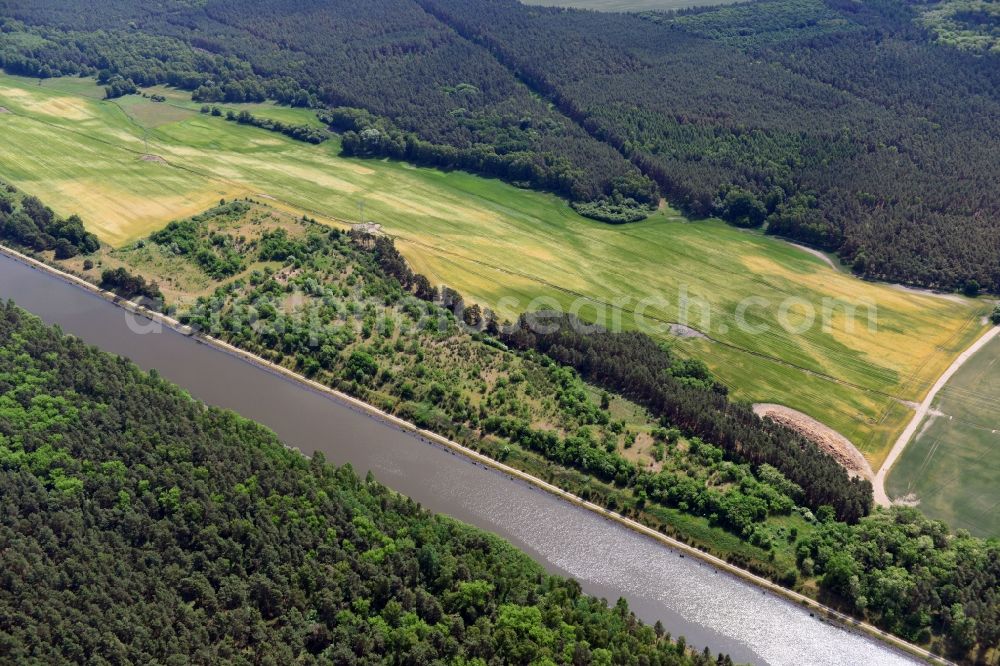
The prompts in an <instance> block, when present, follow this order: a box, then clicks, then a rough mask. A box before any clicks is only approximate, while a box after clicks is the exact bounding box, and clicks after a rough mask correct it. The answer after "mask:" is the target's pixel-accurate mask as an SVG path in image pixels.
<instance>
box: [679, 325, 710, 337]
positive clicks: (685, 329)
mask: <svg viewBox="0 0 1000 666" xmlns="http://www.w3.org/2000/svg"><path fill="white" fill-rule="evenodd" d="M670 335H673V336H675V337H678V338H699V339H701V340H708V336H707V335H705V334H704V333H702V332H701V331H699V330H697V329H694V328H691V327H690V326H685V325H684V324H671V325H670Z"/></svg>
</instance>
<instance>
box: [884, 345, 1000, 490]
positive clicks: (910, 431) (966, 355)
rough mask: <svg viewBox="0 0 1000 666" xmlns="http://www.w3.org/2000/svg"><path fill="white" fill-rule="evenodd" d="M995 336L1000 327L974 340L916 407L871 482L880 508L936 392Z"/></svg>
mask: <svg viewBox="0 0 1000 666" xmlns="http://www.w3.org/2000/svg"><path fill="white" fill-rule="evenodd" d="M997 334H1000V326H994V327H993V328H991V329H990V330H988V331H987V332H986V333H985V334H983V336H982V337H981V338H979V339H978V340H976V341H975V342H974V343H972V345H971V346H970V347H969V348H968V349H966V350H965V351H964V352H962V353H961V354H960V355H959V356H958V358H956V359H955V361H954V362H953V363H952V364H951V365H950V366H949V367H948V369H947V370H945V371H944V374H943V375H941V376H940V377H938V380H937V382H935V383H934V386H932V387H931V390H930V391H929V392H928V393H927V397H926V398H924V401H923V402H922V403H920V405H919V406H918V407H917V411H916V413H915V414H914V415H913V418H912V419H911V420H910V423H909V424H908V425H907V426H906V430H904V431H903V432H902V434H901V435H900V436H899V439H897V440H896V443H895V444H893V446H892V450H891V451H889V455H888V456H886V458H885V462H883V463H882V466H881V467H879V469H878V472H876V473H875V480H874V481H873V482H872V486H873V489H874V491H875V502H876V504H880V505H881V506H890V505H891V504H892V500H891V499H889V495H888V494H887V493H886V492H885V478H886V476H888V475H889V470H890V469H892V466H893V465H894V464H896V460H897V459H898V458H899V456H900V454H902V453H903V449H905V448H906V445H907V444H909V442H910V440H911V439H912V438H913V435H914V434H915V433H916V432H917V428H919V427H920V424H921V423H923V420H924V418H925V417H926V416H927V412H928V411H930V408H931V404H933V402H934V398H936V397H937V394H938V391H940V390H941V389H942V388H944V386H945V384H947V383H948V380H949V379H951V377H952V375H954V374H955V373H956V372H958V369H959V368H961V367H962V365H964V364H965V362H966V361H968V360H969V359H970V358H972V356H973V355H974V354H975V353H976V352H977V351H979V350H980V349H982V348H983V346H984V345H985V344H986V343H987V342H989V341H990V340H992V339H993V338H995V337H996V336H997Z"/></svg>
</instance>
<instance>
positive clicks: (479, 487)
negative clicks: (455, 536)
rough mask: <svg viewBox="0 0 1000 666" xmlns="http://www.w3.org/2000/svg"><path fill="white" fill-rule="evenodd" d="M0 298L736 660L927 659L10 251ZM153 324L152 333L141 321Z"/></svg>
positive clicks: (1, 266)
mask: <svg viewBox="0 0 1000 666" xmlns="http://www.w3.org/2000/svg"><path fill="white" fill-rule="evenodd" d="M0 298H3V299H8V298H10V299H14V301H15V302H16V303H17V304H18V305H20V306H21V307H23V308H25V309H27V310H30V311H31V312H33V313H35V314H37V315H38V316H40V317H42V318H43V319H44V320H45V321H47V322H49V323H51V324H58V325H59V326H61V327H62V328H63V330H64V331H65V332H67V333H72V334H73V335H76V336H79V337H80V338H82V339H84V340H86V341H87V342H89V343H91V344H94V345H96V346H98V347H100V348H101V349H104V350H105V351H108V352H112V353H115V354H120V355H122V356H126V357H128V358H130V359H131V360H133V361H134V362H136V363H137V364H138V365H140V366H142V367H143V368H146V369H150V368H155V369H156V370H157V371H158V372H160V374H161V375H162V376H163V377H165V378H166V379H168V380H170V381H172V382H174V383H176V384H178V385H179V386H181V387H183V388H185V389H186V390H188V391H189V392H190V393H191V394H192V395H194V396H195V397H197V398H199V399H200V400H203V401H205V402H207V403H209V404H212V405H218V406H220V407H225V408H229V409H233V410H235V411H237V412H239V413H240V414H242V415H244V416H246V417H248V418H251V419H254V420H255V421H258V422H260V423H263V424H265V425H266V426H268V427H270V428H271V429H273V430H274V431H275V432H277V433H278V436H279V437H280V438H281V439H282V441H284V442H285V443H286V444H288V445H289V446H294V447H297V448H299V449H301V450H302V451H303V452H305V453H312V452H314V451H322V452H323V453H324V454H325V455H326V458H327V459H328V460H329V461H331V462H334V463H337V464H343V463H348V462H349V463H351V465H353V466H354V468H355V470H356V471H357V472H358V473H360V474H362V475H363V474H364V473H365V472H366V471H368V470H371V471H372V472H374V473H375V476H376V477H377V478H378V479H379V480H380V481H382V482H384V483H385V484H387V485H389V486H391V487H392V488H394V489H396V490H398V491H400V492H402V493H405V494H407V495H409V496H411V497H413V498H414V499H416V500H417V501H419V502H421V503H422V504H423V505H424V506H425V507H427V508H429V509H431V510H433V511H437V512H440V513H445V514H448V515H451V516H454V517H455V518H458V519H460V520H463V521H465V522H467V523H470V524H472V525H476V526H477V527H480V528H482V529H485V530H489V531H490V532H494V533H496V534H499V535H500V536H502V537H504V538H505V539H508V540H509V541H511V542H512V543H514V544H516V545H517V546H518V547H520V548H522V549H523V550H525V551H526V552H528V553H529V554H531V555H532V556H533V557H534V558H536V559H537V560H538V561H540V562H541V563H542V564H543V565H544V566H545V567H546V568H547V569H548V570H549V571H551V572H553V573H557V574H561V575H565V576H572V577H573V578H576V579H577V580H578V581H580V583H581V585H582V586H583V589H584V590H585V591H586V592H588V593H590V594H594V595H597V596H603V597H606V598H608V599H609V600H611V602H612V603H613V602H614V600H615V599H617V598H618V597H625V598H626V599H628V602H629V604H630V606H631V607H632V608H633V609H634V610H635V611H636V613H637V614H638V615H639V616H640V617H641V618H642V619H644V620H646V621H648V622H654V621H655V620H662V621H663V624H664V625H665V626H666V627H667V630H668V631H670V632H671V633H672V634H673V635H674V636H678V635H684V636H686V637H687V639H688V643H689V644H692V645H695V646H698V647H699V648H700V647H703V646H705V645H708V646H709V647H710V648H711V649H712V651H713V652H728V653H729V654H730V655H732V657H733V658H734V660H737V661H740V662H753V663H767V664H789V665H792V664H795V665H796V666H798V665H801V664H817V665H819V664H824V665H825V664H829V665H851V666H854V665H867V664H872V665H879V666H881V665H890V664H909V663H918V662H915V661H912V660H911V659H910V658H909V657H907V656H905V655H902V654H900V653H898V652H896V651H894V650H892V649H890V648H889V647H887V646H884V645H882V644H880V643H878V642H877V641H874V640H872V639H870V638H868V637H866V636H863V635H860V634H855V633H852V632H849V631H847V630H845V629H842V628H839V627H837V626H832V625H829V624H826V623H823V622H820V621H819V620H817V619H814V618H812V617H810V616H809V613H808V612H807V611H804V610H803V609H802V608H800V607H798V606H796V605H795V604H793V603H790V602H788V601H785V600H784V599H781V598H779V597H776V596H774V595H773V594H770V593H768V594H765V593H764V592H762V590H761V589H759V588H757V587H756V586H754V585H751V584H749V583H746V582H744V581H742V580H740V579H738V578H736V577H734V576H730V575H728V574H723V573H720V572H718V571H717V570H716V569H714V568H713V567H710V566H708V565H706V564H701V563H699V562H697V561H696V560H694V559H692V558H690V557H688V558H683V557H680V556H679V555H678V553H677V552H675V551H673V550H670V549H669V548H666V547H665V546H663V545H661V544H659V543H657V542H655V541H653V540H652V539H649V538H647V537H644V536H642V535H639V534H637V533H635V532H632V531H631V530H629V529H627V528H624V527H622V526H620V525H618V524H617V523H613V522H610V521H608V520H605V519H604V518H601V517H600V516H598V515H596V514H594V513H592V512H590V511H587V510H585V509H581V508H579V507H576V506H574V505H572V504H570V503H568V502H565V501H562V500H559V499H557V498H556V497H554V496H552V495H550V494H548V493H546V492H544V491H541V490H539V489H536V488H534V487H533V486H530V485H528V484H526V483H523V482H520V481H516V480H513V479H510V478H508V477H507V476H505V475H503V474H501V473H499V472H497V471H494V470H492V469H489V468H486V467H483V466H480V465H477V464H475V463H473V462H471V461H470V460H468V459H466V458H465V457H463V456H460V455H457V454H454V453H452V452H449V451H447V450H445V449H443V448H440V447H438V446H435V445H432V444H428V443H426V442H423V441H421V440H419V439H417V438H416V437H414V436H413V435H410V434H409V433H405V432H402V431H400V430H398V429H396V428H394V427H392V426H390V425H388V424H385V423H383V422H380V421H378V420H376V419H374V418H372V417H370V416H368V415H367V414H364V413H362V412H359V411H356V410H354V409H352V408H350V407H348V406H346V405H344V404H341V403H339V402H337V401H335V400H333V399H332V398H330V397H328V396H325V395H323V394H320V393H317V392H315V391H312V390H310V389H308V388H306V387H304V386H302V385H301V384H298V383H296V382H293V381H290V380H288V379H285V378H283V377H280V376H278V375H276V374H274V373H272V372H269V371H267V370H265V369H262V368H259V367H257V366H254V365H252V364H250V363H248V362H246V361H244V360H242V359H240V358H239V357H237V356H233V355H231V354H228V353H226V352H224V351H220V350H218V349H216V348H214V347H210V346H208V345H205V344H202V343H199V342H197V341H196V340H194V339H191V338H188V337H186V336H184V335H181V334H180V333H177V332H175V331H172V330H170V329H165V328H164V329H162V330H159V332H152V331H155V330H157V329H158V327H157V326H156V325H154V324H152V323H151V322H149V321H147V320H145V319H142V318H140V317H138V316H135V315H132V314H130V313H127V312H126V311H124V310H123V309H121V308H118V307H116V306H115V305H113V304H111V303H109V302H107V301H105V300H104V299H102V298H100V297H98V296H96V295H94V294H91V293H89V292H87V291H85V290H83V289H81V288H79V287H77V286H75V285H72V284H69V283H68V282H65V281H63V280H61V279H59V278H56V277H54V276H52V275H50V274H48V273H45V272H43V271H40V270H36V269H33V268H30V267H28V266H26V265H24V264H21V263H19V262H17V261H14V260H13V259H10V258H8V257H6V256H4V255H0ZM144 329H145V330H150V331H151V332H148V333H146V334H139V333H136V332H135V331H136V330H144Z"/></svg>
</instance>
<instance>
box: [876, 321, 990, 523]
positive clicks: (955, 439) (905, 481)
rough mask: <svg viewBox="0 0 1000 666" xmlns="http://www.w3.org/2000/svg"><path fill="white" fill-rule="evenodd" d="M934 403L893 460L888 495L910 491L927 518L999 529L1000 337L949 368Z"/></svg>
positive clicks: (901, 494) (888, 482)
mask: <svg viewBox="0 0 1000 666" xmlns="http://www.w3.org/2000/svg"><path fill="white" fill-rule="evenodd" d="M934 409H935V410H936V412H935V414H934V415H932V416H929V417H928V418H927V420H925V421H924V423H923V424H921V427H920V430H919V431H918V433H917V435H916V437H914V439H913V441H912V442H910V444H909V446H908V447H907V448H906V450H905V451H904V452H903V455H902V456H901V457H900V458H899V460H898V461H897V462H896V465H895V466H894V467H893V468H892V471H891V473H890V474H889V478H888V480H887V490H888V492H889V494H890V496H892V497H900V496H903V495H907V494H910V493H912V494H914V495H915V496H916V499H917V500H919V501H920V509H921V510H922V511H923V512H924V513H926V514H927V515H929V516H931V517H933V518H939V519H941V520H944V521H946V522H947V523H948V524H949V525H951V526H952V527H955V528H965V529H967V530H969V531H970V532H972V533H973V534H976V535H979V536H984V537H991V536H1000V484H998V483H997V478H996V473H997V470H998V469H1000V338H994V339H993V340H991V341H990V342H989V343H988V344H987V345H986V346H985V347H983V348H982V349H980V350H979V351H978V352H977V353H976V355H975V356H973V357H972V358H970V359H969V360H968V361H967V362H966V363H965V365H963V366H962V367H961V369H959V371H958V372H957V373H955V375H954V376H953V377H952V378H951V381H949V382H948V383H947V384H946V385H945V387H944V388H943V389H942V390H941V391H940V392H939V393H938V395H937V397H936V398H935V401H934Z"/></svg>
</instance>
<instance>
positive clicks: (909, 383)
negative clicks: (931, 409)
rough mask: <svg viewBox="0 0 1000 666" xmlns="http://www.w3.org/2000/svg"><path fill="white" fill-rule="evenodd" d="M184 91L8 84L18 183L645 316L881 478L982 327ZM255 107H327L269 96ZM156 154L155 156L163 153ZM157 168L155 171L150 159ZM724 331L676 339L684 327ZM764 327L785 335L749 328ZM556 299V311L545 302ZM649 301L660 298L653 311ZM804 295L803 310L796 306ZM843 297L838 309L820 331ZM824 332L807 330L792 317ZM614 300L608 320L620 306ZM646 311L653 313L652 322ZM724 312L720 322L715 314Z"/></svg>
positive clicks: (803, 260) (758, 244)
mask: <svg viewBox="0 0 1000 666" xmlns="http://www.w3.org/2000/svg"><path fill="white" fill-rule="evenodd" d="M165 92H169V93H170V95H168V97H169V99H168V102H167V103H159V104H156V103H153V102H151V101H149V100H147V99H144V98H141V97H139V96H132V97H128V98H123V99H120V100H115V101H113V102H107V101H101V100H100V99H99V98H100V96H101V91H100V90H99V89H98V88H97V87H96V86H95V85H94V84H93V83H92V82H88V81H86V80H83V79H56V80H49V81H45V82H44V84H43V85H42V86H39V85H38V83H37V81H36V80H30V79H22V78H17V77H6V76H5V77H2V78H0V106H3V107H6V108H7V109H8V110H9V111H10V112H11V113H6V114H0V131H2V132H3V134H4V139H5V140H4V142H3V143H2V144H0V176H2V177H3V178H6V179H8V180H10V181H12V182H13V183H14V184H16V185H18V186H20V187H22V188H23V189H25V190H26V191H28V192H30V193H33V194H37V195H39V196H41V197H43V198H44V199H45V200H46V201H47V202H49V203H50V204H51V205H52V206H53V207H54V208H56V209H57V210H58V212H60V213H63V214H69V213H72V212H77V213H79V214H80V215H81V216H82V217H83V218H84V220H85V223H86V224H87V226H88V227H89V228H90V229H92V230H93V231H94V232H95V233H97V234H98V235H99V236H101V238H102V239H104V240H105V241H107V242H109V243H111V244H113V245H117V246H121V245H124V244H127V243H129V242H131V241H133V240H136V239H138V238H141V237H143V236H146V235H148V234H149V233H150V232H151V231H152V230H155V229H157V228H159V227H161V226H163V225H164V224H165V223H166V222H167V221H169V220H171V219H176V218H179V217H183V216H186V215H189V214H192V213H195V212H198V211H200V210H202V209H204V208H207V207H209V206H210V205H211V204H213V203H214V202H216V201H218V199H220V198H222V197H225V198H232V197H241V196H254V197H257V198H262V199H265V198H266V199H267V200H268V202H269V203H271V204H272V205H275V206H278V207H281V208H285V209H288V210H293V211H295V210H297V211H300V212H302V211H305V212H308V213H309V214H311V215H314V216H317V217H320V218H321V219H326V220H327V221H329V222H331V223H338V220H340V222H339V223H343V221H344V220H356V219H357V218H358V216H359V204H360V203H361V202H364V207H365V215H366V218H367V219H368V220H373V221H377V222H379V223H381V224H383V226H384V228H385V229H386V230H387V231H388V232H389V233H391V234H393V235H394V236H396V237H397V239H398V242H399V246H400V249H401V251H402V252H403V253H404V255H405V256H406V257H407V259H409V260H410V261H411V262H412V263H413V265H414V267H415V268H416V269H417V270H418V271H420V272H423V273H426V274H427V275H428V276H429V277H430V278H431V279H432V281H434V282H436V283H439V284H440V283H444V284H448V285H449V286H452V287H454V288H456V289H458V290H459V291H461V292H462V293H463V294H465V295H466V297H467V298H468V299H469V300H472V301H477V302H479V303H482V304H484V305H487V306H489V307H491V308H493V309H495V310H497V311H498V312H500V313H501V314H503V315H505V316H513V315H515V314H517V313H519V312H521V311H524V310H526V309H538V308H543V307H550V306H552V305H555V304H558V305H560V306H562V307H566V308H575V311H576V312H577V313H578V314H580V315H581V316H583V317H584V318H588V319H599V320H601V321H603V322H605V323H611V322H612V320H613V319H614V318H615V316H616V315H615V311H614V310H612V309H609V308H607V305H606V304H609V303H616V302H618V303H620V306H621V307H620V310H619V311H618V314H619V315H620V317H619V319H620V322H621V324H622V326H623V327H625V328H633V327H636V326H637V325H639V324H641V323H643V322H645V323H646V324H647V325H648V326H647V330H648V327H655V328H656V329H657V330H656V331H651V332H654V333H655V334H656V335H659V336H661V337H662V339H664V340H668V341H671V342H672V343H673V344H675V345H676V346H677V347H678V349H679V350H680V351H681V352H682V353H687V354H690V355H692V356H696V357H698V358H701V359H703V360H705V361H706V362H707V363H708V364H709V366H710V367H711V368H712V369H713V370H714V371H715V372H716V373H717V375H718V376H719V377H720V378H721V379H722V380H723V381H724V382H726V383H727V384H728V385H729V386H730V387H731V388H732V390H733V393H734V395H736V396H737V397H739V398H742V399H747V400H752V401H755V402H757V401H759V402H776V403H782V404H785V405H788V406H790V407H793V408H795V409H799V410H801V411H803V412H806V413H808V414H809V415H811V416H813V417H815V418H817V419H819V420H820V421H823V422H824V423H826V424H828V425H830V426H831V427H833V428H836V429H837V430H839V431H841V432H842V433H843V434H844V435H845V436H847V437H848V438H850V439H851V440H852V441H854V442H855V443H856V444H857V445H858V446H859V448H861V449H862V450H863V451H864V452H865V453H866V455H868V457H869V458H870V460H871V462H872V464H873V467H877V466H878V463H879V462H880V461H881V459H882V458H883V457H884V455H885V453H886V452H887V449H888V446H889V445H890V443H891V442H892V441H893V440H894V438H895V435H896V434H897V433H898V432H899V431H900V430H901V429H902V427H903V425H904V423H905V421H906V420H907V418H908V417H909V414H910V412H909V409H908V408H907V407H905V406H904V405H903V404H901V403H900V400H919V399H921V398H922V396H923V395H924V394H925V393H926V391H927V389H928V388H929V386H930V385H931V384H932V383H933V381H934V380H935V379H936V377H937V376H939V375H940V373H941V372H942V371H943V370H944V369H945V368H946V367H947V366H948V365H949V363H950V361H951V359H952V358H954V356H955V355H956V354H957V353H958V352H959V351H960V350H962V349H963V348H964V347H966V346H967V345H968V344H969V343H970V342H971V341H972V340H973V339H974V338H975V337H976V336H977V334H979V333H980V332H981V331H982V330H983V325H982V324H981V322H980V317H981V315H982V314H983V312H984V311H985V310H986V304H985V303H980V302H976V301H970V300H967V299H962V298H958V297H941V296H934V295H926V294H920V293H915V292H909V291H904V290H902V289H897V288H894V287H891V286H887V285H878V284H871V283H866V282H862V281H859V280H857V279H855V278H853V277H851V276H850V275H848V274H846V273H845V272H843V271H841V270H838V269H835V268H831V267H830V266H828V265H827V263H826V262H825V261H824V260H823V259H822V258H818V257H815V256H813V255H811V254H809V253H808V252H806V251H804V250H802V249H800V248H797V247H794V246H792V245H789V244H787V243H784V242H782V241H779V240H776V239H773V238H768V237H765V236H763V235H760V234H755V233H747V232H743V231H740V230H737V229H734V228H732V227H729V226H726V225H724V224H722V223H721V222H718V221H705V222H695V223H690V222H687V221H685V220H684V219H683V218H682V217H681V216H680V215H678V214H677V213H676V212H674V211H672V210H671V209H669V208H667V207H664V208H663V209H661V210H660V211H659V212H657V213H656V214H655V215H653V216H652V217H650V218H649V219H648V220H647V221H645V222H642V223H639V224H634V225H628V226H611V225H606V224H603V223H599V222H594V221H591V220H587V219H585V218H582V217H580V216H579V215H577V214H576V213H574V212H573V210H572V209H571V208H570V207H569V206H568V205H567V204H566V203H565V202H564V201H561V200H559V199H557V198H555V197H553V196H549V195H545V194H541V193H538V192H531V191H527V190H521V189H517V188H514V187H511V186H509V185H505V184H503V183H501V182H499V181H496V180H489V179H484V178H479V177H476V176H472V175H469V174H465V173H460V172H453V173H444V172H441V171H435V170H432V169H423V168H416V167H412V166H410V165H406V164H403V163H398V162H391V161H387V160H357V159H345V158H342V157H340V156H339V155H338V153H339V144H338V142H337V141H336V140H335V139H334V140H331V141H328V142H326V143H324V144H322V145H320V146H312V145H309V144H304V143H300V142H296V141H293V140H291V139H288V138H286V137H283V136H281V135H278V134H275V133H270V132H266V131H264V130H259V129H256V128H251V127H245V126H240V125H237V124H236V123H231V122H226V121H225V120H223V119H220V118H213V117H209V116H206V115H203V114H199V113H197V111H196V109H197V107H198V106H200V105H195V104H193V103H191V102H190V101H185V100H183V99H182V98H181V97H182V93H175V92H172V91H165ZM249 108H251V109H252V110H253V111H254V112H255V113H281V114H287V115H285V116H284V117H285V119H290V118H300V119H303V120H304V118H305V116H306V114H308V113H309V112H308V111H304V110H301V109H280V108H278V107H273V106H271V105H253V106H251V107H249ZM146 141H148V152H149V153H151V154H153V155H155V156H157V157H155V158H149V157H146V158H145V159H144V158H143V155H144V153H145V152H146V150H147V146H146V143H145V142H146ZM150 160H152V161H150ZM682 291H683V292H686V294H687V296H688V298H689V299H690V301H691V305H690V307H688V308H687V310H688V314H689V316H688V321H689V323H690V324H691V325H692V326H694V327H696V328H698V329H699V330H701V331H702V332H703V333H706V334H707V335H709V336H710V337H711V340H708V339H699V338H688V339H677V338H675V337H673V336H672V335H669V334H668V333H666V332H665V331H664V330H662V329H664V328H665V327H666V322H674V321H678V320H679V319H681V318H682V316H681V315H682V311H683V310H684V309H685V308H682V307H681V306H680V304H679V301H680V297H681V295H682ZM748 297H754V298H756V299H758V300H756V301H752V302H750V303H749V306H750V307H749V308H748V309H747V310H746V313H745V319H746V321H747V323H748V324H750V325H753V326H766V327H767V329H768V330H766V331H759V332H756V333H755V332H750V331H747V330H742V329H741V327H740V326H738V325H737V323H738V321H737V315H738V313H739V312H740V303H741V302H743V303H744V305H747V303H746V301H745V299H747V298H748ZM538 299H541V300H538ZM642 299H645V300H644V301H643V300H642ZM788 299H799V300H797V301H789V300H788ZM824 299H832V300H831V303H833V306H834V310H833V314H832V316H831V317H829V323H830V324H831V326H830V329H829V330H824V328H823V326H822V325H821V323H820V322H821V321H822V318H823V309H824ZM845 303H847V304H859V303H862V304H863V303H874V304H875V305H876V306H877V331H870V330H869V329H868V326H867V319H866V315H867V313H868V309H867V308H866V307H861V308H860V309H859V315H860V317H859V320H858V321H857V322H856V326H855V328H854V330H853V331H850V330H848V328H847V326H846V319H847V317H846V316H845V311H844V307H843V304H845ZM789 304H790V307H788V308H787V311H786V312H784V314H785V315H787V316H786V320H787V323H789V324H792V325H796V324H799V323H802V321H803V315H804V314H806V313H807V310H809V309H812V310H813V311H814V312H815V313H816V316H817V322H816V323H815V325H812V326H809V327H805V328H804V329H803V331H802V332H801V333H795V332H789V331H788V330H785V329H784V328H783V327H782V326H781V325H780V324H779V323H778V322H779V319H778V317H779V315H781V314H782V313H783V310H782V307H783V305H784V306H788V305H789ZM602 308H603V310H602ZM636 311H639V312H640V314H642V315H644V316H637V315H636V314H635V313H636ZM706 316H707V319H704V318H705V317H706Z"/></svg>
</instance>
